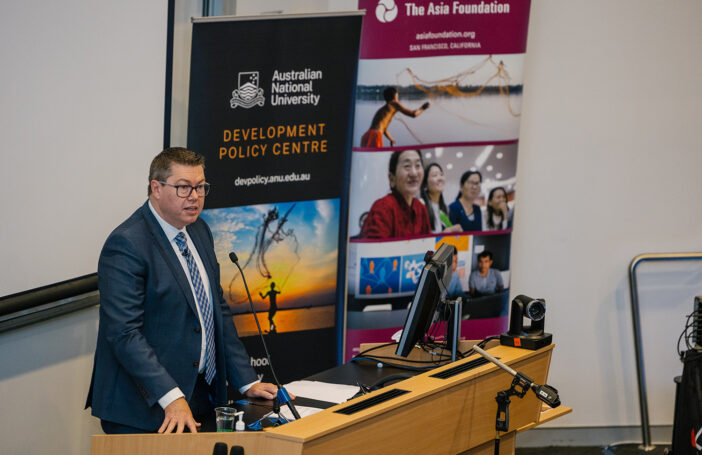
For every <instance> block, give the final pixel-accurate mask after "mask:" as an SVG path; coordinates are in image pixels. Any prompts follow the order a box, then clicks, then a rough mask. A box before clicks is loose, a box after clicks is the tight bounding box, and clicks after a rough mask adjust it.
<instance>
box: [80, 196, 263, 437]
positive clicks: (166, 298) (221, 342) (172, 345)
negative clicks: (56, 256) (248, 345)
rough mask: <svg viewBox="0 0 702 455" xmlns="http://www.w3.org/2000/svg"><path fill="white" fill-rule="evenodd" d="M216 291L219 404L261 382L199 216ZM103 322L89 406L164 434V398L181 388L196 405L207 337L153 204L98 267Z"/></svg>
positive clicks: (120, 232)
mask: <svg viewBox="0 0 702 455" xmlns="http://www.w3.org/2000/svg"><path fill="white" fill-rule="evenodd" d="M186 230H187V231H188V235H189V236H190V238H191V239H192V240H193V243H194V244H195V247H196V248H197V251H198V253H199V255H200V258H201V259H202V262H203V264H204V266H205V269H206V270H207V276H208V278H209V281H210V286H211V288H212V292H211V294H212V300H213V317H214V326H215V345H216V357H217V376H216V378H215V381H214V383H215V388H216V396H215V400H216V404H217V405H225V404H226V402H227V390H226V384H227V383H228V384H229V385H230V386H233V387H235V388H237V389H238V388H240V387H242V386H244V385H246V384H250V383H252V382H254V381H255V380H256V379H257V376H256V373H255V371H254V370H253V368H252V367H251V365H250V361H249V356H248V354H247V353H246V350H245V348H244V346H243V344H242V343H241V340H239V338H238V336H237V332H236V328H235V327H234V323H233V321H232V313H231V310H230V309H229V306H228V305H227V303H226V301H225V300H224V297H223V294H222V288H221V286H220V284H219V283H220V277H219V264H218V263H217V259H216V257H215V252H214V242H213V240H212V233H211V232H210V229H209V227H208V226H207V223H205V222H204V221H203V220H201V219H199V218H198V220H197V221H195V222H194V223H192V224H191V225H189V226H187V227H186ZM98 287H99V289H100V325H99V330H98V339H97V347H96V349H95V362H94V365H93V376H92V380H91V384H90V391H89V392H88V399H87V403H86V407H88V406H91V407H92V414H93V415H94V416H96V417H99V418H100V419H103V420H108V421H111V422H115V423H120V424H123V425H129V426H132V427H137V428H142V429H145V430H148V431H156V430H157V429H158V428H159V427H160V426H161V424H162V423H163V419H164V411H163V409H162V408H161V406H159V404H158V399H159V398H161V397H162V396H163V395H164V394H166V393H167V392H168V391H170V390H171V389H173V388H174V387H180V389H181V391H182V392H183V393H184V394H185V398H186V400H188V401H189V400H190V397H191V396H192V393H193V389H194V387H195V381H196V379H197V374H198V370H199V364H198V362H199V360H200V348H201V343H202V338H201V337H202V334H201V326H200V320H199V318H198V315H197V309H196V302H195V297H194V296H193V293H192V290H191V288H190V284H189V283H188V278H187V276H186V274H185V271H184V270H183V267H182V266H181V264H180V262H179V260H178V257H177V256H176V253H175V251H173V248H172V246H171V244H170V243H169V241H168V239H167V238H166V235H165V234H164V232H163V229H161V226H160V225H159V224H158V221H157V220H156V218H155V217H154V216H153V214H152V213H151V210H150V209H149V206H148V202H147V203H145V204H144V205H143V206H142V207H140V208H139V209H138V210H137V211H136V212H134V213H133V214H132V216H130V217H129V218H128V219H127V220H126V221H125V222H124V223H122V224H121V225H120V226H119V227H117V229H115V230H114V231H113V232H112V233H111V234H110V236H109V237H108V238H107V240H106V241H105V245H104V246H103V249H102V252H101V253H100V260H99V262H98Z"/></svg>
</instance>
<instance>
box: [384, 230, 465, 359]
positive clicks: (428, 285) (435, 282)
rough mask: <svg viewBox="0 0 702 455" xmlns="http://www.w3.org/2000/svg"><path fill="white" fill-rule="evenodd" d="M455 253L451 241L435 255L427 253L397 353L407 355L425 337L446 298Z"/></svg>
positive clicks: (442, 246)
mask: <svg viewBox="0 0 702 455" xmlns="http://www.w3.org/2000/svg"><path fill="white" fill-rule="evenodd" d="M454 254H455V248H454V247H453V246H452V245H447V244H443V245H441V246H440V247H439V249H438V250H436V253H434V254H433V255H431V256H430V255H429V254H427V258H425V260H426V264H425V265H424V268H423V269H422V274H421V275H420V277H419V283H418V284H417V290H416V291H415V292H414V297H412V302H411V304H410V307H409V311H408V312H407V319H405V325H404V326H403V328H402V335H401V336H400V342H399V343H398V345H397V350H396V351H395V354H397V355H399V356H402V357H407V356H408V355H409V353H410V352H411V351H412V348H413V347H414V345H415V344H417V343H418V342H420V341H422V340H423V339H424V336H425V335H426V333H427V331H428V330H429V327H430V326H431V323H432V321H433V319H434V313H436V308H437V307H438V305H439V302H441V300H442V299H443V298H444V297H446V287H447V286H448V285H449V283H450V281H451V266H452V264H453V255H454Z"/></svg>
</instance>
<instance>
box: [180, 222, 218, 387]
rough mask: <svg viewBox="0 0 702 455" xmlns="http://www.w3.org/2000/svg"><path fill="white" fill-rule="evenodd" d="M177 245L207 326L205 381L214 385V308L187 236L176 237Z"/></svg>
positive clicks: (181, 234)
mask: <svg viewBox="0 0 702 455" xmlns="http://www.w3.org/2000/svg"><path fill="white" fill-rule="evenodd" d="M174 240H175V242H176V245H178V249H179V250H180V252H181V254H182V255H183V256H184V257H185V262H187V263H188V270H190V280H191V281H192V282H193V288H195V297H196V298H197V306H198V307H199V308H200V314H201V315H202V323H203V324H204V325H205V338H206V340H205V341H206V343H205V366H206V367H207V368H206V372H205V379H206V380H207V383H208V384H211V383H212V379H214V377H215V374H216V373H217V366H216V362H215V343H214V322H213V320H212V307H211V306H210V302H209V300H208V299H207V292H206V291H205V287H204V286H203V285H202V278H201V277H200V271H199V270H198V268H197V264H195V258H193V255H192V253H191V252H190V251H189V250H188V243H187V242H188V241H187V240H186V238H185V234H183V233H182V232H179V233H178V235H176V236H175V239H174Z"/></svg>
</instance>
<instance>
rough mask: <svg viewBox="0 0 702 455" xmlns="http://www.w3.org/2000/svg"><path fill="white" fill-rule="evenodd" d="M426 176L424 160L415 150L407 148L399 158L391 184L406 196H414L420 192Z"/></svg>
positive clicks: (391, 177)
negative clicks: (423, 165)
mask: <svg viewBox="0 0 702 455" xmlns="http://www.w3.org/2000/svg"><path fill="white" fill-rule="evenodd" d="M423 178H424V168H423V167H422V160H421V158H419V155H418V154H417V152H416V151H414V150H405V151H404V152H402V153H401V154H400V157H399V159H398V160H397V169H396V170H395V175H392V174H390V186H391V187H394V188H395V189H397V191H398V192H399V193H400V194H401V195H402V196H404V197H412V196H414V195H415V194H417V193H418V192H419V186H420V185H421V184H422V179H423Z"/></svg>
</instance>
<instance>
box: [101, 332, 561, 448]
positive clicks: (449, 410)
mask: <svg viewBox="0 0 702 455" xmlns="http://www.w3.org/2000/svg"><path fill="white" fill-rule="evenodd" d="M553 347H554V346H553V345H550V346H546V347H544V348H542V349H540V350H538V351H528V350H523V349H518V348H513V347H509V346H496V347H493V348H491V349H489V350H488V352H489V353H490V354H491V355H493V356H494V357H497V358H498V359H500V360H501V361H502V362H504V363H506V364H507V365H509V366H510V367H511V368H513V369H515V370H517V371H519V372H522V373H524V374H526V375H527V376H529V377H530V378H532V379H533V380H534V382H536V383H538V384H544V383H546V376H547V373H548V368H549V364H550V360H551V353H552V350H553ZM478 358H480V356H478V355H474V356H471V357H468V358H466V359H461V360H459V361H457V362H453V363H451V364H448V365H445V366H442V367H437V368H436V369H434V370H431V371H428V372H425V373H422V374H419V375H417V376H414V377H412V378H409V379H406V380H403V381H401V382H397V383H395V384H392V385H391V386H388V387H385V388H383V389H380V390H377V391H375V392H372V393H370V394H368V395H364V396H361V397H358V398H355V399H354V400H350V401H348V402H346V403H342V404H339V405H336V406H333V407H331V408H329V409H326V410H324V411H321V412H319V413H316V414H313V415H311V416H308V417H305V418H303V419H300V420H298V421H294V422H290V423H288V424H285V425H283V426H280V427H276V428H271V429H267V430H266V431H262V432H242V433H197V434H179V435H176V434H170V435H157V434H147V435H96V436H93V444H92V454H93V455H117V454H125V455H126V454H133V453H153V454H157V453H163V454H169V455H175V454H202V455H210V454H211V453H212V450H213V447H214V445H215V443H216V442H224V443H226V444H227V445H229V446H232V445H240V446H242V447H243V448H244V451H245V453H246V454H247V455H251V454H261V455H262V454H281V455H282V454H285V455H289V454H292V455H295V454H304V455H321V454H330V453H332V454H334V455H342V454H354V455H358V454H377V453H393V452H398V453H399V452H407V453H432V454H462V453H466V454H471V455H482V454H483V453H484V454H485V455H487V454H494V438H495V417H496V413H497V403H496V401H495V397H496V396H497V392H499V391H501V390H506V389H508V388H509V387H510V385H511V382H512V376H511V375H510V374H508V373H507V372H505V371H504V370H502V369H500V368H499V367H497V366H496V365H494V364H492V363H486V364H477V363H476V362H474V361H475V360H476V359H478ZM541 405H542V403H541V401H539V400H538V399H537V398H536V396H535V395H534V394H533V393H532V392H529V393H527V394H526V396H524V398H522V399H519V398H517V397H513V398H512V400H511V405H510V408H509V431H507V432H505V433H504V434H501V443H500V453H514V446H515V442H514V441H515V435H516V432H517V431H523V430H526V429H529V428H532V427H533V426H536V425H538V424H539V423H540V417H541V414H542V412H541V411H542V406H541ZM557 410H560V411H559V412H550V413H549V414H548V415H549V419H552V418H556V417H558V416H560V415H562V414H565V413H567V412H570V409H569V408H566V407H564V406H561V407H559V408H557ZM552 411H554V410H552Z"/></svg>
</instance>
